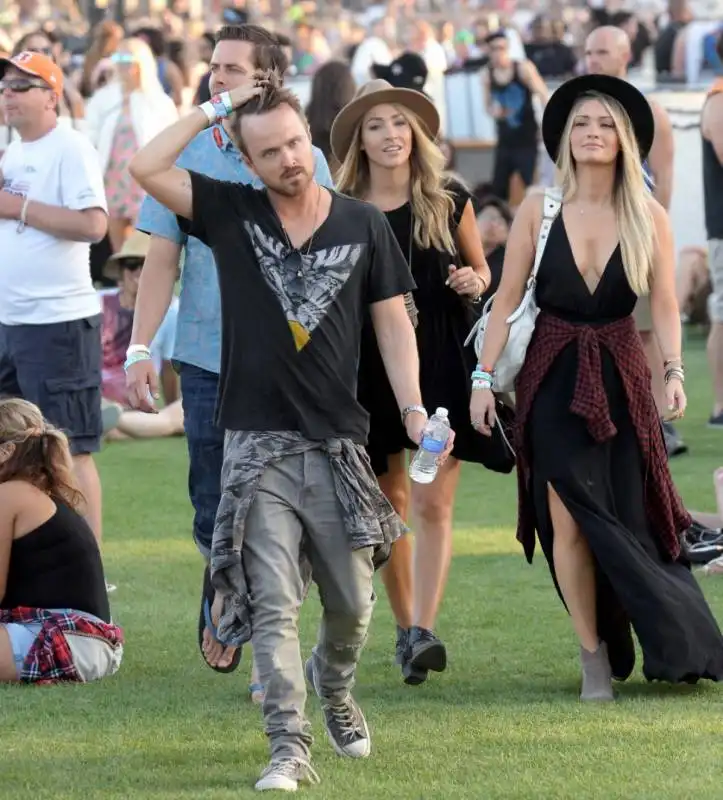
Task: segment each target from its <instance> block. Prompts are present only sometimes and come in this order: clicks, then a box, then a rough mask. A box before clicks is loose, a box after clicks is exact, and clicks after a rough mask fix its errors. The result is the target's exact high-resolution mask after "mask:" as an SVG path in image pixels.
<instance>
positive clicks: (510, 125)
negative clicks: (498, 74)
mask: <svg viewBox="0 0 723 800" xmlns="http://www.w3.org/2000/svg"><path fill="white" fill-rule="evenodd" d="M489 75H490V92H491V94H492V99H493V101H494V102H496V103H499V104H500V105H501V106H502V108H503V109H504V110H505V111H506V112H507V114H506V115H505V117H504V119H498V120H497V141H498V142H499V145H498V146H502V147H537V138H538V136H537V134H538V125H537V119H536V117H535V108H534V106H533V104H532V92H531V91H530V90H529V89H528V88H527V85H526V84H525V83H524V82H523V81H522V79H521V78H520V75H519V65H518V64H517V63H515V64H514V66H513V70H512V78H511V80H510V81H509V83H498V82H497V81H496V80H495V73H494V70H493V69H492V68H491V67H490V71H489Z"/></svg>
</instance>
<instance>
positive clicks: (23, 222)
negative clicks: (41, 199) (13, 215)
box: [17, 195, 30, 233]
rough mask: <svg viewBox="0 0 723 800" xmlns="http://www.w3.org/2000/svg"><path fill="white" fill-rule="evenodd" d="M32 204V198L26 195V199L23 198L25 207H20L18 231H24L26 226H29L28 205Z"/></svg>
mask: <svg viewBox="0 0 723 800" xmlns="http://www.w3.org/2000/svg"><path fill="white" fill-rule="evenodd" d="M29 204H30V198H29V197H28V195H25V199H24V200H23V207H22V208H21V209H20V219H19V220H18V228H17V231H18V233H22V232H23V231H24V230H25V228H27V227H28V205H29Z"/></svg>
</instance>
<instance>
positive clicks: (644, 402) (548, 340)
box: [515, 311, 692, 563]
mask: <svg viewBox="0 0 723 800" xmlns="http://www.w3.org/2000/svg"><path fill="white" fill-rule="evenodd" d="M571 342H576V346H577V355H578V367H577V378H576V381H575V391H574V395H573V399H572V403H571V405H570V413H572V414H576V415H577V416H579V417H582V418H583V419H584V420H585V423H586V425H587V430H588V432H589V433H590V436H592V438H593V439H594V440H595V441H596V442H604V441H607V440H608V439H612V438H613V437H614V436H615V435H616V434H617V429H616V427H615V425H614V424H613V421H612V419H611V417H610V408H609V406H608V398H607V393H606V391H605V385H604V383H603V376H602V361H601V355H600V348H601V347H604V348H605V349H606V350H607V351H608V352H609V353H610V355H611V356H612V359H613V361H614V363H615V367H616V369H617V371H618V373H619V374H620V378H621V380H622V383H623V387H624V391H625V395H626V398H627V401H628V411H629V413H630V418H631V420H632V423H633V427H634V429H635V434H636V436H637V439H638V444H639V445H640V450H641V453H642V457H643V465H644V469H645V507H646V515H647V518H648V521H649V523H650V526H651V531H652V532H653V534H654V535H656V536H658V537H659V539H660V541H661V544H662V545H663V547H664V549H665V550H666V551H667V553H668V554H669V555H670V557H671V558H672V559H673V560H675V559H677V557H678V556H679V555H680V539H679V534H680V533H681V532H682V531H684V530H686V529H687V528H688V527H689V526H690V525H691V522H692V520H691V517H690V515H689V514H688V512H687V511H686V510H685V507H684V506H683V502H682V500H681V499H680V496H679V495H678V492H677V491H676V489H675V486H674V484H673V480H672V478H671V476H670V470H669V469H668V457H667V453H666V450H665V443H664V441H663V433H662V429H661V425H660V420H659V418H658V410H657V408H656V406H655V401H654V399H653V395H652V392H651V390H650V380H651V376H650V369H649V368H648V364H647V361H646V358H645V351H644V350H643V345H642V341H641V339H640V335H639V334H638V331H637V329H636V327H635V322H634V321H633V318H632V317H630V316H628V317H623V318H622V319H619V320H616V321H615V322H610V323H607V324H603V325H599V326H592V325H584V324H573V323H570V322H566V321H565V320H563V319H560V318H559V317H556V316H553V315H552V314H549V313H547V312H544V311H543V312H541V313H540V314H539V316H538V317H537V322H536V325H535V332H534V334H533V336H532V340H531V341H530V345H529V347H528V349H527V355H526V357H525V363H524V365H523V367H522V369H521V370H520V374H519V375H518V376H517V381H516V383H515V392H516V394H515V403H516V412H517V414H516V423H515V440H516V448H515V449H516V453H517V483H518V496H519V512H518V513H519V516H518V524H517V538H518V540H519V541H520V542H521V543H522V545H523V547H524V551H525V555H526V557H527V560H528V561H529V562H530V563H531V562H532V556H533V553H534V550H535V513H534V505H533V501H532V494H531V491H530V489H531V487H530V466H529V465H530V461H529V455H530V454H529V449H528V441H527V436H526V434H525V426H526V424H527V419H528V417H529V414H530V410H531V408H532V403H533V401H534V399H535V395H536V393H537V390H538V389H539V387H540V384H541V383H542V381H543V380H544V378H545V376H546V375H547V373H548V371H549V369H550V367H551V366H552V364H553V362H554V361H555V359H556V358H557V357H558V356H559V355H560V353H561V352H562V350H563V349H564V348H565V347H567V345H569V344H570V343H571Z"/></svg>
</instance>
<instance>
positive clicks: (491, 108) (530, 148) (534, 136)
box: [482, 31, 548, 200]
mask: <svg viewBox="0 0 723 800" xmlns="http://www.w3.org/2000/svg"><path fill="white" fill-rule="evenodd" d="M487 47H488V50H489V57H490V63H489V65H488V67H487V69H485V70H484V72H483V73H482V86H483V88H484V94H485V105H486V108H487V112H488V113H489V115H490V116H491V117H492V118H493V119H494V120H495V124H496V126H497V145H496V147H495V166H494V175H493V177H492V184H493V187H494V194H495V195H496V196H497V197H499V198H501V199H502V200H509V199H510V180H511V179H512V177H513V176H514V175H519V177H520V180H521V181H522V183H523V185H524V186H525V187H528V186H531V185H532V184H533V183H534V180H535V169H536V167H537V154H538V143H539V132H540V131H539V125H538V123H537V117H536V115H535V107H534V103H533V99H534V97H535V96H537V97H538V99H539V101H540V102H541V103H542V104H543V105H544V104H545V103H546V102H547V96H548V91H547V86H546V85H545V82H544V81H543V80H542V78H541V77H540V73H539V72H538V71H537V67H535V65H534V64H533V63H532V62H531V61H529V60H525V61H515V60H513V58H512V56H511V54H510V45H509V41H508V39H507V35H506V34H505V32H504V31H495V32H494V33H492V34H490V35H489V36H488V37H487Z"/></svg>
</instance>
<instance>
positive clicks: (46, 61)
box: [0, 50, 63, 95]
mask: <svg viewBox="0 0 723 800" xmlns="http://www.w3.org/2000/svg"><path fill="white" fill-rule="evenodd" d="M8 67H15V69H17V70H19V71H20V72H24V73H25V74H26V75H32V76H33V77H34V78H40V80H42V81H45V83H47V84H48V86H50V88H51V89H53V90H54V91H55V93H56V94H57V95H61V94H62V93H63V70H62V69H60V67H59V66H58V65H57V64H56V63H55V62H54V61H53V60H52V59H51V58H48V57H47V56H44V55H43V54H42V53H31V52H28V51H27V50H26V51H24V52H22V53H18V54H17V55H16V56H13V57H12V58H2V59H0V79H1V78H3V77H4V76H5V70H7V68H8Z"/></svg>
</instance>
